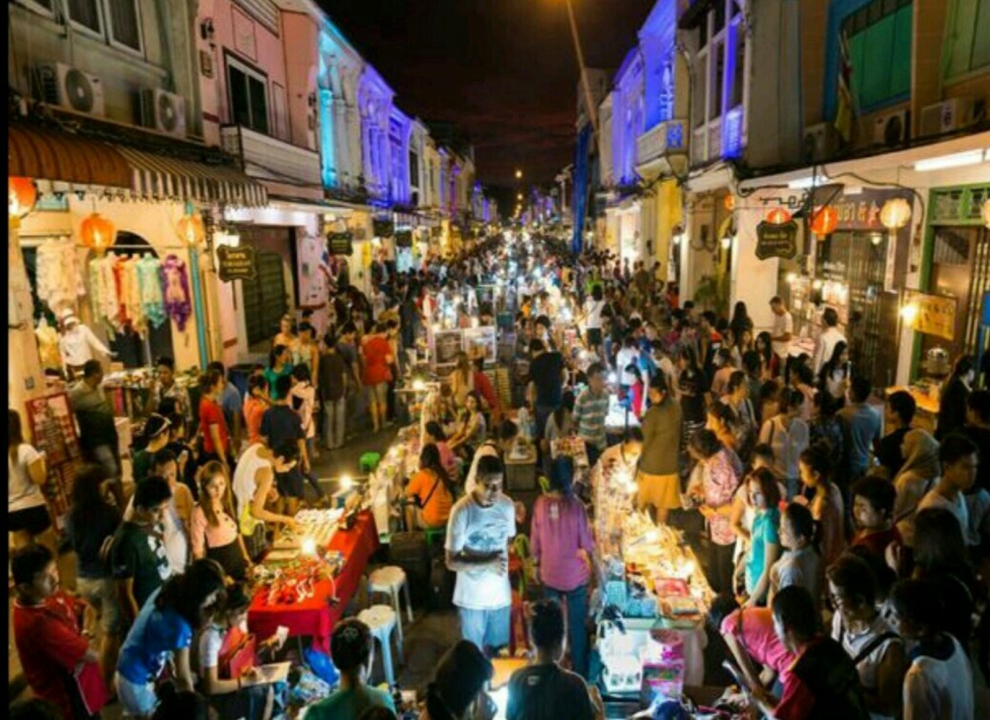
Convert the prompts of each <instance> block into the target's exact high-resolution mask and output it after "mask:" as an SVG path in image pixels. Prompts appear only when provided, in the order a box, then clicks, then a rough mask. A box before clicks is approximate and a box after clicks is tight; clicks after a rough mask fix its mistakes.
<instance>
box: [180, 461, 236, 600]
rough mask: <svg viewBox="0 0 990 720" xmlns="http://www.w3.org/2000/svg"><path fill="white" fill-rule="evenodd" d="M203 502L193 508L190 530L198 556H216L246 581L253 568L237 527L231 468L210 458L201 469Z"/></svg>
mask: <svg viewBox="0 0 990 720" xmlns="http://www.w3.org/2000/svg"><path fill="white" fill-rule="evenodd" d="M198 478H199V504H197V505H196V507H195V509H193V512H192V522H191V529H190V532H189V535H190V538H189V539H190V541H191V544H192V552H193V557H194V558H197V559H199V558H202V557H208V558H210V559H211V560H216V561H217V562H218V563H220V566H221V567H222V568H223V569H224V572H225V573H227V575H229V576H230V577H232V578H233V579H234V580H238V581H243V580H245V579H246V578H247V575H248V571H249V570H250V568H251V558H250V557H248V553H247V548H246V547H245V545H244V538H243V537H241V534H240V533H239V532H238V531H237V522H236V521H235V520H234V517H235V515H236V514H235V512H234V504H233V501H232V493H231V490H230V479H229V477H228V476H227V470H226V468H224V466H223V465H222V464H221V463H218V462H216V461H213V462H208V463H207V464H206V465H204V466H203V467H202V468H200V471H199V476H198Z"/></svg>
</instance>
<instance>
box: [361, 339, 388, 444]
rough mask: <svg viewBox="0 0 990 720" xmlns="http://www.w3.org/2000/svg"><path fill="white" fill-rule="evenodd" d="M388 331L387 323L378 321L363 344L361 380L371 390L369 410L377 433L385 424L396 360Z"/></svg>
mask: <svg viewBox="0 0 990 720" xmlns="http://www.w3.org/2000/svg"><path fill="white" fill-rule="evenodd" d="M386 332H387V328H386V327H385V324H384V323H378V325H376V326H375V329H374V331H373V332H371V333H369V334H368V335H366V336H365V338H364V342H363V343H362V344H361V356H362V358H363V360H364V377H362V378H361V380H362V382H363V384H364V386H365V387H366V388H368V390H370V391H371V393H370V395H371V396H370V398H369V401H368V411H369V412H370V413H371V424H372V426H373V427H374V430H375V432H376V433H377V432H378V431H379V430H381V429H382V427H384V425H385V414H386V412H387V410H388V397H387V396H388V383H389V381H390V380H391V379H392V371H391V370H390V369H389V368H390V366H391V365H392V363H393V362H395V356H394V355H393V354H392V344H391V343H390V342H389V341H388V337H387V335H386Z"/></svg>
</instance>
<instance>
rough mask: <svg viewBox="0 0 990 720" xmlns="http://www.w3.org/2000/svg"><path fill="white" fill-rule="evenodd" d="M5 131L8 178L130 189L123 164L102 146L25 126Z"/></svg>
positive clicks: (61, 133) (110, 150) (96, 142)
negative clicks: (6, 132)
mask: <svg viewBox="0 0 990 720" xmlns="http://www.w3.org/2000/svg"><path fill="white" fill-rule="evenodd" d="M8 130H9V132H8V136H7V160H8V163H9V167H8V170H7V174H8V175H9V176H11V177H27V178H32V179H34V180H38V181H46V180H47V181H52V182H53V183H65V184H66V185H68V186H73V187H75V186H90V185H96V186H103V187H120V188H129V187H131V171H130V168H129V167H128V165H127V161H126V160H124V158H123V157H121V156H120V155H119V154H118V153H117V152H116V151H115V150H114V149H113V147H112V146H110V145H107V144H106V143H102V142H99V141H98V140H89V139H88V138H83V137H79V136H77V135H73V134H71V133H67V132H60V131H52V130H41V129H37V128H33V127H29V126H26V125H11V126H10V127H9V129H8ZM55 189H58V188H55ZM65 189H72V188H70V187H66V188H65Z"/></svg>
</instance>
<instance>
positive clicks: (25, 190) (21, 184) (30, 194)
mask: <svg viewBox="0 0 990 720" xmlns="http://www.w3.org/2000/svg"><path fill="white" fill-rule="evenodd" d="M37 200H38V189H37V188H36V187H35V186H34V180H31V179H30V178H24V177H8V178H7V214H8V215H9V216H10V217H13V218H17V219H18V220H20V219H21V218H22V217H24V216H25V215H27V214H28V213H29V212H31V211H32V210H33V209H34V204H35V202H37Z"/></svg>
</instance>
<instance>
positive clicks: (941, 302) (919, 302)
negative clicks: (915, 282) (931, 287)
mask: <svg viewBox="0 0 990 720" xmlns="http://www.w3.org/2000/svg"><path fill="white" fill-rule="evenodd" d="M907 300H908V302H907V304H908V305H914V306H915V307H916V308H918V311H917V313H915V316H914V322H912V323H911V327H912V328H913V329H914V330H916V331H917V332H922V333H925V334H927V335H936V336H937V337H940V338H943V339H945V340H954V339H955V335H956V298H954V297H945V296H944V295H925V294H923V293H912V294H911V295H909V296H908V299H907Z"/></svg>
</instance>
